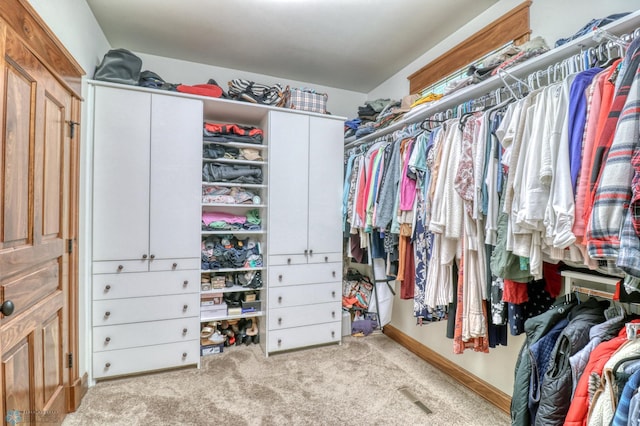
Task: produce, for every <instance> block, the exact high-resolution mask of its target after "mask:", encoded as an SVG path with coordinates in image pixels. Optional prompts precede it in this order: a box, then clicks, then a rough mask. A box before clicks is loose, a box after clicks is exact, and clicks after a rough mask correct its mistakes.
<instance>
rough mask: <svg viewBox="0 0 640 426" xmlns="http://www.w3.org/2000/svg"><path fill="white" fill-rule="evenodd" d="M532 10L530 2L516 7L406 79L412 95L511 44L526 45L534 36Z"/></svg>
mask: <svg viewBox="0 0 640 426" xmlns="http://www.w3.org/2000/svg"><path fill="white" fill-rule="evenodd" d="M529 6H531V1H530V0H528V1H525V2H524V3H522V4H520V5H519V6H516V7H515V8H513V9H512V10H511V11H509V12H507V13H506V14H504V15H502V16H501V17H500V18H498V19H497V20H495V21H494V22H492V23H491V24H489V25H487V26H486V27H484V28H483V29H481V30H480V31H478V32H477V33H475V34H474V35H472V36H471V37H469V38H467V39H466V40H465V41H463V42H462V43H460V44H458V45H457V46H456V47H454V48H453V49H451V50H449V51H448V52H447V53H445V54H444V55H441V56H440V57H438V58H436V59H434V60H433V61H431V62H430V63H428V64H427V65H425V66H424V67H422V68H421V69H419V70H418V71H416V72H414V73H413V74H411V75H410V76H409V77H407V78H408V79H409V93H418V92H420V91H421V90H422V89H424V88H425V87H428V86H429V85H431V84H433V83H436V82H438V81H440V80H442V79H443V78H444V77H446V76H448V75H450V74H451V73H453V72H455V71H457V70H459V69H462V68H464V67H465V66H467V65H469V64H471V63H473V62H474V61H476V60H477V59H478V58H481V57H482V56H484V55H486V54H487V53H489V52H491V51H492V50H495V49H498V48H499V47H500V46H503V45H505V44H507V43H508V42H510V41H517V44H518V43H520V44H521V43H522V42H524V41H527V40H528V39H529V35H530V34H531V28H530V25H529Z"/></svg>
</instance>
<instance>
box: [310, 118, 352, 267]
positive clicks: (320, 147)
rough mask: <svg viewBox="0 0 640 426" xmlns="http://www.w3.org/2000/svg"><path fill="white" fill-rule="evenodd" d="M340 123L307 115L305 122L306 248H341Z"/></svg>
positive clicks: (318, 250)
mask: <svg viewBox="0 0 640 426" xmlns="http://www.w3.org/2000/svg"><path fill="white" fill-rule="evenodd" d="M343 139H344V125H343V123H342V122H341V121H338V120H333V119H327V118H320V117H310V123H309V250H313V253H314V254H315V253H338V252H341V251H342V183H343V178H342V175H343V173H344V172H343V161H342V158H343V157H344V142H343Z"/></svg>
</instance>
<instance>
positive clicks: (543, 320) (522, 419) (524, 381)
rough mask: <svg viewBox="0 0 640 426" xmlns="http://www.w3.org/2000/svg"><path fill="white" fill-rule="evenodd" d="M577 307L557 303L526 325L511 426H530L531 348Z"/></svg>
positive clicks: (528, 321)
mask: <svg viewBox="0 0 640 426" xmlns="http://www.w3.org/2000/svg"><path fill="white" fill-rule="evenodd" d="M575 305H576V302H575V301H572V302H564V301H561V302H557V303H556V304H554V305H553V306H552V307H551V308H549V310H548V311H546V312H544V313H542V314H540V315H537V316H535V317H532V318H529V319H528V320H527V321H526V322H525V324H524V330H525V333H526V334H527V339H526V340H525V342H524V344H523V345H522V348H521V349H520V354H519V355H518V359H517V360H516V369H515V380H514V383H513V394H512V396H511V424H512V425H518V426H529V425H530V424H531V418H530V417H531V416H530V415H529V406H528V403H529V380H530V378H531V359H530V358H529V346H530V345H532V344H534V343H535V342H537V341H538V340H539V339H540V338H541V337H542V336H544V335H545V334H546V333H547V332H548V331H549V330H551V328H553V326H554V325H555V324H556V323H557V322H558V321H560V320H561V319H562V318H565V317H566V316H567V315H568V314H569V312H570V311H571V308H573V306H575Z"/></svg>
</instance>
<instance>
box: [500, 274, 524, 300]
mask: <svg viewBox="0 0 640 426" xmlns="http://www.w3.org/2000/svg"><path fill="white" fill-rule="evenodd" d="M527 287H528V285H527V283H519V282H517V281H513V280H509V279H507V278H505V279H504V288H503V290H502V301H503V302H506V303H513V304H516V305H520V304H522V303H525V302H527V301H528V300H529V293H528V288H527Z"/></svg>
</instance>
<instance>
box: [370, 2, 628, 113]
mask: <svg viewBox="0 0 640 426" xmlns="http://www.w3.org/2000/svg"><path fill="white" fill-rule="evenodd" d="M522 2H523V0H500V1H498V2H497V3H496V4H494V5H493V6H491V7H490V8H488V9H487V10H485V11H484V12H483V13H482V14H480V15H479V16H477V17H476V18H475V19H473V20H471V21H469V23H468V24H467V25H465V26H464V27H462V28H460V29H459V30H458V31H456V32H455V33H453V34H452V35H451V36H449V37H447V38H446V39H445V40H443V41H442V42H440V43H438V44H437V45H436V46H435V47H434V48H433V49H431V50H429V51H427V52H425V53H424V54H422V55H421V56H420V57H419V58H417V59H416V60H415V61H413V62H411V63H410V64H409V65H407V66H406V67H404V68H403V69H402V70H400V71H399V72H398V73H396V74H395V75H393V76H391V77H389V79H387V80H386V81H385V82H384V83H382V84H381V85H380V86H378V87H376V88H375V89H373V90H372V91H371V92H369V93H368V95H367V99H369V100H373V99H378V98H392V99H401V98H402V96H404V95H407V94H408V93H409V80H407V77H408V76H409V75H411V74H413V73H414V72H416V71H418V70H419V69H420V68H422V67H423V66H425V65H426V64H428V63H429V62H431V61H433V60H434V59H436V58H438V57H439V56H441V55H443V54H444V53H446V52H448V51H449V50H450V49H451V48H452V47H453V46H457V45H458V44H460V43H462V42H463V41H464V40H465V39H467V38H468V37H470V36H471V35H473V34H474V33H476V32H478V31H480V30H481V29H482V28H484V27H485V26H487V25H489V24H490V23H491V22H493V21H494V20H495V19H497V18H499V17H500V16H502V15H504V14H505V13H507V12H509V11H510V10H511V9H513V8H514V7H516V6H518V5H520V4H521V3H522ZM637 9H640V0H606V1H602V0H562V1H558V0H533V3H532V4H531V9H530V24H531V30H532V33H531V37H532V38H533V37H537V36H541V37H542V38H544V39H545V40H546V42H547V44H548V45H549V47H550V48H552V47H553V46H554V44H555V42H556V40H557V39H559V38H561V37H568V36H570V35H571V34H573V33H575V32H576V31H578V30H579V29H580V28H582V27H583V26H584V25H585V24H586V23H587V22H589V21H590V20H591V19H594V18H604V17H605V16H607V15H610V14H612V13H618V12H633V11H635V10H637Z"/></svg>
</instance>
